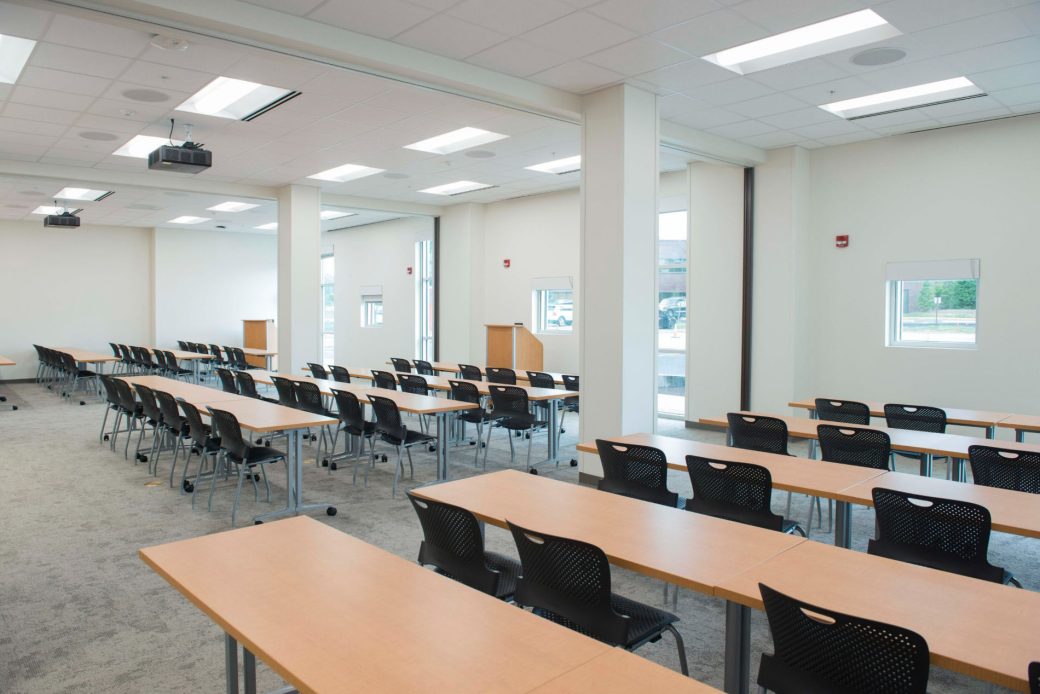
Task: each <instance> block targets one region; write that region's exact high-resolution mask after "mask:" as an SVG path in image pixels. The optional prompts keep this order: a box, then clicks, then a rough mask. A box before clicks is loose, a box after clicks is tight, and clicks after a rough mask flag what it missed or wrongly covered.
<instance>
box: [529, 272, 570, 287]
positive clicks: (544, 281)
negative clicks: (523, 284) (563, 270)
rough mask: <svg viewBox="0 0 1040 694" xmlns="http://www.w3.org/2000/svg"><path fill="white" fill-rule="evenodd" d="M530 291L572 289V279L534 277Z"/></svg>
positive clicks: (567, 277)
mask: <svg viewBox="0 0 1040 694" xmlns="http://www.w3.org/2000/svg"><path fill="white" fill-rule="evenodd" d="M531 289H574V278H573V277H571V276H569V275H568V276H566V277H535V278H534V279H532V280H531Z"/></svg>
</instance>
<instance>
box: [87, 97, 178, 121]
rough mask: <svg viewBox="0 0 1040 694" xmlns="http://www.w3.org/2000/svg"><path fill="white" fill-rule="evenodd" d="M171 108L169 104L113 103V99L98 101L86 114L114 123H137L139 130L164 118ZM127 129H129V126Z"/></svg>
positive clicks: (92, 104) (91, 105)
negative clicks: (146, 124) (145, 124)
mask: <svg viewBox="0 0 1040 694" xmlns="http://www.w3.org/2000/svg"><path fill="white" fill-rule="evenodd" d="M170 108H171V106H169V102H167V104H163V105H154V104H152V105H147V104H139V103H128V102H126V101H113V100H111V99H97V100H96V101H94V102H93V103H91V104H90V106H89V107H88V108H87V109H86V113H87V114H89V115H94V116H102V117H104V118H109V119H112V122H115V121H124V122H126V123H136V124H137V125H136V127H138V128H139V127H141V126H142V125H143V124H144V123H149V122H151V121H154V120H156V119H158V118H162V117H163V116H164V115H166V114H167V113H168V112H169V109H170ZM127 127H129V125H128V126H127Z"/></svg>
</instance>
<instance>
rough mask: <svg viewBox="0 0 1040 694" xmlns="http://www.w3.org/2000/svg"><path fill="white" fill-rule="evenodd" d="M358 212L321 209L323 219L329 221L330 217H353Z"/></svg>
mask: <svg viewBox="0 0 1040 694" xmlns="http://www.w3.org/2000/svg"><path fill="white" fill-rule="evenodd" d="M356 214H357V212H340V211H339V210H322V211H321V218H322V219H323V220H325V221H328V220H330V219H339V218H341V217H352V216H354V215H356Z"/></svg>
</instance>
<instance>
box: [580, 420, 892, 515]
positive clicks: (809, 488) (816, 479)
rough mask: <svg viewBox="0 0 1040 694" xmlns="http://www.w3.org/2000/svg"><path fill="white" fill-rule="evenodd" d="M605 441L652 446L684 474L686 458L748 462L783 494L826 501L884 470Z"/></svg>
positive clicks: (659, 441) (644, 441) (684, 445)
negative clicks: (766, 472)
mask: <svg viewBox="0 0 1040 694" xmlns="http://www.w3.org/2000/svg"><path fill="white" fill-rule="evenodd" d="M606 440H607V441H613V442H616V443H628V444H638V445H642V446H653V447H654V448H657V449H660V450H661V451H662V452H664V454H665V458H666V459H667V461H668V467H670V468H672V469H673V470H681V471H682V472H686V456H688V455H696V456H701V457H704V458H711V459H712V460H722V461H728V462H734V463H752V464H754V465H761V466H762V467H764V468H766V469H768V470H769V473H770V475H772V477H773V487H774V488H775V489H781V490H783V491H790V492H798V493H800V494H811V495H812V496H822V497H825V498H828V499H838V500H842V501H844V500H845V499H844V497H842V495H841V492H842V491H843V490H845V489H848V488H849V487H852V486H854V485H857V484H860V483H862V482H865V481H866V480H869V479H872V478H874V477H877V476H878V475H883V474H884V473H885V471H884V470H875V469H873V468H866V467H860V466H858V465H843V464H841V463H828V462H824V461H822V460H811V459H808V458H796V457H794V456H789V455H778V454H776V453H761V452H759V451H749V450H747V449H743V448H733V447H730V446H720V445H718V444H713V443H701V442H700V441H691V440H690V439H681V438H677V437H674V436H658V435H656V434H629V435H628V436H609V437H606ZM578 450H579V451H582V452H583V453H597V449H596V443H595V442H594V441H593V442H586V443H580V444H578Z"/></svg>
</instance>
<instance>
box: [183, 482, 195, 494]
mask: <svg viewBox="0 0 1040 694" xmlns="http://www.w3.org/2000/svg"><path fill="white" fill-rule="evenodd" d="M181 487H182V488H183V489H184V491H185V493H187V494H190V493H192V492H193V491H195V485H194V484H192V483H191V482H190V481H189V480H184V483H183V484H182V485H181Z"/></svg>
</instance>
